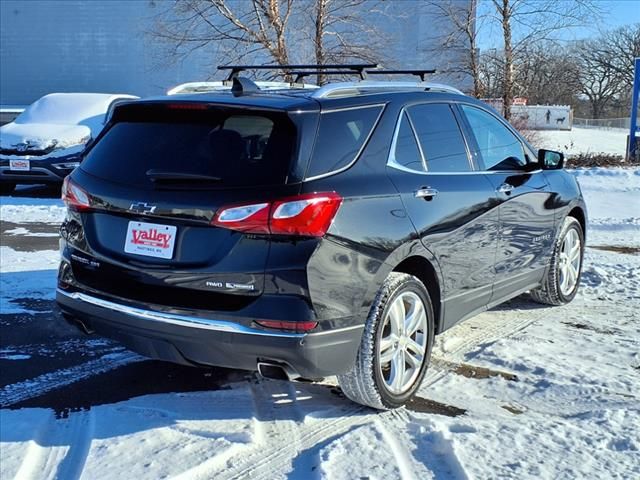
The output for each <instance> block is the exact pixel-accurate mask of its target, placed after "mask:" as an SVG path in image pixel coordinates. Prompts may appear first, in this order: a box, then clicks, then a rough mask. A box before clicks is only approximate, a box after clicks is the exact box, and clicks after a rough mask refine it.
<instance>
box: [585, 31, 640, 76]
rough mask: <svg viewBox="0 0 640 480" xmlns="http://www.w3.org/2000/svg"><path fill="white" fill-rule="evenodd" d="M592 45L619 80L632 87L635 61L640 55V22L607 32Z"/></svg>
mask: <svg viewBox="0 0 640 480" xmlns="http://www.w3.org/2000/svg"><path fill="white" fill-rule="evenodd" d="M590 47H591V48H592V50H593V52H594V55H595V56H597V57H598V59H599V61H600V62H602V63H607V64H608V65H609V66H610V68H611V70H613V71H614V72H616V74H617V76H618V78H619V80H620V81H621V82H623V83H624V84H625V85H626V86H627V87H628V88H629V89H631V87H632V85H633V69H634V63H633V61H634V59H635V58H637V57H640V23H637V24H635V25H627V26H624V27H621V28H618V29H615V30H611V31H609V32H605V33H604V34H602V35H601V36H600V37H599V38H598V41H597V42H592V44H591V45H590Z"/></svg>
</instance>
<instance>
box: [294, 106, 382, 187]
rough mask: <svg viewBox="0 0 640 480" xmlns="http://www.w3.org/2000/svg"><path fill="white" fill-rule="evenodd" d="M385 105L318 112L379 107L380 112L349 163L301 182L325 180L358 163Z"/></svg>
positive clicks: (340, 109) (338, 110)
mask: <svg viewBox="0 0 640 480" xmlns="http://www.w3.org/2000/svg"><path fill="white" fill-rule="evenodd" d="M386 105H387V104H386V103H379V104H375V105H359V106H357V107H348V108H337V109H334V110H326V111H324V112H320V113H321V114H322V113H332V112H341V111H345V110H357V109H364V108H373V107H380V111H379V112H378V116H377V117H376V119H375V121H374V122H373V126H372V127H371V130H369V133H368V134H367V138H365V139H364V142H363V143H362V146H361V147H360V150H358V153H356V155H355V156H354V157H353V160H351V162H349V163H348V164H347V165H345V166H344V167H341V168H338V169H336V170H332V171H330V172H326V173H322V174H320V175H315V176H313V177H305V178H304V180H302V181H303V182H311V181H313V180H319V179H321V178H326V177H330V176H332V175H336V174H338V173H340V172H344V171H345V170H348V169H349V168H351V167H352V166H353V165H354V164H355V163H356V162H357V161H358V159H359V158H360V155H361V154H362V152H363V151H364V149H365V148H366V147H367V144H368V143H369V140H370V139H371V136H372V135H373V132H374V131H375V130H376V128H377V126H378V123H379V122H380V118H381V117H382V114H383V113H384V107H386ZM314 148H315V147H314Z"/></svg>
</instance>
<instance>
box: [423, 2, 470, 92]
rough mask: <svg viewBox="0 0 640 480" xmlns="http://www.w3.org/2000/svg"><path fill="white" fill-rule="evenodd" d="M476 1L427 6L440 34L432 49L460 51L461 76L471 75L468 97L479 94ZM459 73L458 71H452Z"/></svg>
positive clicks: (434, 3)
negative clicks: (471, 82) (440, 28)
mask: <svg viewBox="0 0 640 480" xmlns="http://www.w3.org/2000/svg"><path fill="white" fill-rule="evenodd" d="M476 5H477V2H476V1H475V0H473V1H471V2H459V1H455V0H432V1H430V2H429V6H430V7H431V8H432V9H433V11H434V15H435V17H436V19H437V20H438V21H439V22H441V23H443V24H444V25H443V27H444V28H443V31H445V32H446V33H445V34H444V35H443V36H442V37H441V39H440V42H439V45H438V46H437V47H436V48H446V49H455V50H459V51H462V52H464V57H465V60H464V61H463V63H462V65H461V67H462V69H463V72H462V73H466V74H469V75H471V78H472V79H473V90H472V92H471V94H472V95H473V96H474V97H476V98H480V97H482V95H483V92H482V82H481V78H480V77H481V73H480V58H479V50H478V35H479V32H480V25H481V24H482V17H479V16H478V12H477V9H476ZM456 73H460V72H456Z"/></svg>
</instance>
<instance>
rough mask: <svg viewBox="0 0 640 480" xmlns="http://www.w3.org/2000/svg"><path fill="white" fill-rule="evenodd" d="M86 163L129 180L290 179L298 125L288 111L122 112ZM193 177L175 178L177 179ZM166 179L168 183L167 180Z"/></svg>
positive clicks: (98, 172)
mask: <svg viewBox="0 0 640 480" xmlns="http://www.w3.org/2000/svg"><path fill="white" fill-rule="evenodd" d="M118 120H119V121H118V122H117V123H115V124H114V125H113V126H112V127H111V128H110V129H109V131H108V132H107V133H106V134H105V135H104V137H102V139H100V141H99V142H98V143H97V144H96V146H95V147H94V148H93V149H92V150H90V151H89V153H88V154H87V156H86V158H85V159H84V161H83V162H82V164H81V168H82V169H83V170H84V171H86V172H87V173H90V174H91V175H94V176H97V177H100V178H103V179H106V180H110V181H114V182H119V183H125V184H127V185H138V186H148V187H150V186H152V185H153V182H152V181H151V178H150V177H149V175H148V174H147V172H149V171H150V170H151V171H154V172H161V173H163V174H165V175H169V176H170V175H172V174H178V175H193V176H208V177H216V178H218V179H219V181H217V182H213V183H207V186H211V187H213V188H225V187H234V186H263V185H272V184H280V183H284V182H285V181H286V177H287V173H288V170H289V166H290V163H291V158H292V154H293V149H294V145H295V127H294V126H293V124H291V122H290V121H289V120H288V118H287V117H286V116H284V115H277V114H265V115H258V114H251V115H244V114H237V113H230V112H229V111H220V112H215V111H206V112H193V113H191V112H185V111H176V112H172V113H170V114H169V113H167V112H162V113H161V114H160V115H149V114H140V112H134V114H132V115H129V116H127V115H126V114H121V115H119V117H118ZM182 183H192V182H190V181H182V180H176V181H174V182H173V183H172V185H176V186H178V185H181V184H182ZM163 184H165V185H166V184H167V183H166V178H165V181H163Z"/></svg>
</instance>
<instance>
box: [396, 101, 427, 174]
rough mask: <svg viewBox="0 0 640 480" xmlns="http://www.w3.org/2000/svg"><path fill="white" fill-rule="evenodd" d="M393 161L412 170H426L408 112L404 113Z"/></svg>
mask: <svg viewBox="0 0 640 480" xmlns="http://www.w3.org/2000/svg"><path fill="white" fill-rule="evenodd" d="M391 161H392V162H395V163H396V164H398V165H402V166H403V167H405V168H408V169H410V170H415V171H418V172H424V165H423V163H422V156H421V155H420V150H418V144H417V143H416V137H415V135H414V134H413V129H412V128H411V125H410V123H409V118H408V117H407V114H406V113H403V114H402V117H401V119H400V126H399V128H398V135H397V136H396V139H395V146H394V149H393V151H392V153H391Z"/></svg>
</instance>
